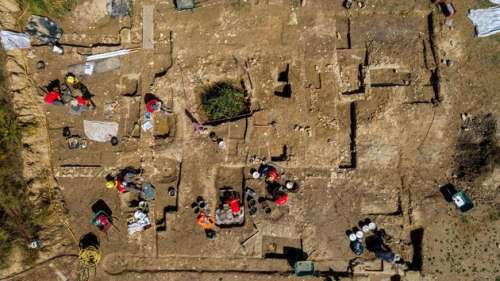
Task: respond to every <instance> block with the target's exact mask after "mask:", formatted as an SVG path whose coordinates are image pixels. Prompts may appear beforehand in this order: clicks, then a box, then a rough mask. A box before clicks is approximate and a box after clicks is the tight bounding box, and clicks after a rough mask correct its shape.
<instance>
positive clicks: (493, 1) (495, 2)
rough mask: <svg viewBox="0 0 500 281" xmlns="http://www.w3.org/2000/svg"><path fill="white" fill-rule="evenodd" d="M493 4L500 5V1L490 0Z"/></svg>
mask: <svg viewBox="0 0 500 281" xmlns="http://www.w3.org/2000/svg"><path fill="white" fill-rule="evenodd" d="M490 2H491V3H493V4H497V5H500V0H490Z"/></svg>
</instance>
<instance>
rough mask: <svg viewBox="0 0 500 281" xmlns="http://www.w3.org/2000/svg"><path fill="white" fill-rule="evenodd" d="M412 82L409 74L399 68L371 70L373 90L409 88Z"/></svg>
mask: <svg viewBox="0 0 500 281" xmlns="http://www.w3.org/2000/svg"><path fill="white" fill-rule="evenodd" d="M410 82H411V73H409V72H405V71H401V70H399V69H397V68H375V69H373V68H370V86H371V87H373V88H375V87H397V86H409V85H410Z"/></svg>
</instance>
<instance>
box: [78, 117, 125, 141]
mask: <svg viewBox="0 0 500 281" xmlns="http://www.w3.org/2000/svg"><path fill="white" fill-rule="evenodd" d="M118 126H119V125H118V123H116V122H101V121H88V120H83V130H84V132H85V136H87V138H88V139H90V140H93V141H97V142H107V141H110V140H111V138H112V137H115V136H117V135H118Z"/></svg>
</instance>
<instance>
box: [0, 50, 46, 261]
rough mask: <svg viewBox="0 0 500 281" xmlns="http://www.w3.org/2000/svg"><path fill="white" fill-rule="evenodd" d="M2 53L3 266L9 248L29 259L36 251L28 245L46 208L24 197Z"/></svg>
mask: <svg viewBox="0 0 500 281" xmlns="http://www.w3.org/2000/svg"><path fill="white" fill-rule="evenodd" d="M4 57H5V56H4V54H0V266H5V265H6V262H7V261H8V258H9V255H10V253H11V251H12V249H13V247H19V248H21V249H23V250H24V253H25V254H26V255H25V257H27V258H29V260H33V258H34V257H36V251H33V250H30V249H29V248H28V244H29V243H30V242H31V241H32V240H33V239H35V238H37V232H38V231H39V229H40V227H41V225H42V224H43V221H44V219H45V218H46V217H47V214H48V208H42V209H43V210H42V209H40V208H38V210H36V208H35V206H33V204H32V203H31V201H30V200H29V199H28V192H27V190H26V184H25V183H24V181H23V179H22V162H21V156H20V152H21V131H22V128H21V127H20V126H19V125H18V123H17V122H16V119H15V115H14V112H13V111H12V108H11V104H10V102H9V98H8V95H7V91H6V89H5V77H4V75H3V65H4Z"/></svg>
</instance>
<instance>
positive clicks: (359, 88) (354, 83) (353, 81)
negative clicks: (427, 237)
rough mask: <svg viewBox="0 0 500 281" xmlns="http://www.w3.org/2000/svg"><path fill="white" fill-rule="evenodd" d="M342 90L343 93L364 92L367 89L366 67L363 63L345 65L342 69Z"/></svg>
mask: <svg viewBox="0 0 500 281" xmlns="http://www.w3.org/2000/svg"><path fill="white" fill-rule="evenodd" d="M340 80H341V81H340V82H341V91H342V94H343V95H353V94H362V93H365V91H366V86H365V80H366V69H365V66H364V65H362V64H358V65H350V66H345V67H342V68H341V69H340Z"/></svg>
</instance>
